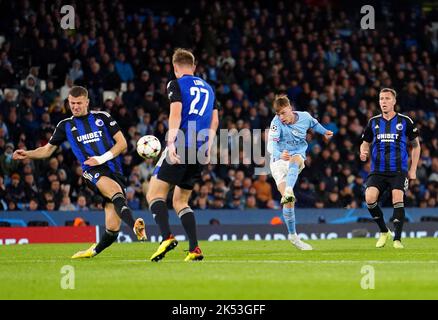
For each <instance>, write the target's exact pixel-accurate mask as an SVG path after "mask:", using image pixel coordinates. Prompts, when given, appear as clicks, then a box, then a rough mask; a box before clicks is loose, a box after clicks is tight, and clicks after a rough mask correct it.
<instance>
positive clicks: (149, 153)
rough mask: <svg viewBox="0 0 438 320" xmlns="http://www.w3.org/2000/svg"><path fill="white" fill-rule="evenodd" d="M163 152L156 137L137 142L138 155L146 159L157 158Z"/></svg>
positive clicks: (144, 138)
mask: <svg viewBox="0 0 438 320" xmlns="http://www.w3.org/2000/svg"><path fill="white" fill-rule="evenodd" d="M160 151H161V143H160V140H158V138H157V137H155V136H151V135H148V136H143V137H141V138H140V139H138V141H137V153H138V154H139V156H140V157H142V158H144V159H153V158H156V157H157V156H158V155H159V154H160Z"/></svg>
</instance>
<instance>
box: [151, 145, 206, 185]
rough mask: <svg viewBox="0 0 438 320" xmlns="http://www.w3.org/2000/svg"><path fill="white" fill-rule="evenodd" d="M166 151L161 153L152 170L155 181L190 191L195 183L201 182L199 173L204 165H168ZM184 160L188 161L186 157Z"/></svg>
mask: <svg viewBox="0 0 438 320" xmlns="http://www.w3.org/2000/svg"><path fill="white" fill-rule="evenodd" d="M166 154H167V152H166V150H164V151H163V154H162V155H161V158H160V160H159V161H158V162H157V166H156V167H155V170H154V176H156V177H157V179H160V180H162V181H165V182H167V183H169V184H171V185H175V186H178V187H180V188H182V189H186V190H192V189H193V187H194V186H195V183H197V182H199V181H200V180H201V173H202V170H203V168H204V166H205V165H203V164H200V163H194V164H170V163H169V162H168V161H167V160H166ZM186 159H188V158H187V157H186Z"/></svg>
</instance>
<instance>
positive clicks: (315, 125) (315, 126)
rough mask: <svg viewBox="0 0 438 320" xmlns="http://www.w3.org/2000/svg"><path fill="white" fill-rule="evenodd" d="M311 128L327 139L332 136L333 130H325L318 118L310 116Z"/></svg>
mask: <svg viewBox="0 0 438 320" xmlns="http://www.w3.org/2000/svg"><path fill="white" fill-rule="evenodd" d="M311 128H312V129H313V130H314V131H315V132H317V133H319V134H321V135H323V136H324V137H325V138H326V139H327V140H328V139H330V138H331V137H333V131H330V130H327V129H326V128H324V127H323V126H322V125H321V124H320V123H319V122H318V120H316V119H315V118H313V117H312V124H311Z"/></svg>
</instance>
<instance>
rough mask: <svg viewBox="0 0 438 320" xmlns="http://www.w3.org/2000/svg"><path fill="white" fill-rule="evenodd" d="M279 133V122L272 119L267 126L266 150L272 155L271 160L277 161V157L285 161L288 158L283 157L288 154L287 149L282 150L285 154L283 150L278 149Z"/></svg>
mask: <svg viewBox="0 0 438 320" xmlns="http://www.w3.org/2000/svg"><path fill="white" fill-rule="evenodd" d="M280 135H281V126H280V123H278V122H277V121H275V120H273V121H272V122H271V126H270V128H269V133H268V145H267V149H268V152H269V153H270V154H271V155H272V159H273V161H277V160H279V159H283V160H286V161H287V160H289V159H284V158H285V157H286V156H288V154H287V151H286V150H284V151H285V153H286V154H283V151H282V150H281V149H280Z"/></svg>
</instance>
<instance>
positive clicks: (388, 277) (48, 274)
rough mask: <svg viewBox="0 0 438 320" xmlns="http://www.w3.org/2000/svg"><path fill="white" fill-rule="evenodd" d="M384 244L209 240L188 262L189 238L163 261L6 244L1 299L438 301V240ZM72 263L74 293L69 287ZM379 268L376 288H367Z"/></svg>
mask: <svg viewBox="0 0 438 320" xmlns="http://www.w3.org/2000/svg"><path fill="white" fill-rule="evenodd" d="M375 242H376V240H375V239H369V238H367V239H351V240H348V239H337V240H318V241H309V243H311V244H312V245H313V246H314V249H315V250H314V251H298V250H296V249H295V248H294V247H292V245H291V244H290V243H289V242H288V241H229V242H206V241H204V242H201V243H200V245H201V247H202V249H203V251H204V254H205V259H204V260H203V261H196V262H184V261H183V259H184V257H185V253H184V252H183V249H186V248H187V246H188V243H187V242H180V244H179V245H178V247H176V248H175V249H174V250H173V251H171V252H169V253H168V254H167V256H166V258H165V259H164V260H162V261H160V262H158V263H155V262H150V261H149V257H150V256H151V254H152V253H153V252H154V251H155V249H156V248H157V246H158V244H157V243H149V242H148V243H129V244H115V245H113V246H112V247H110V248H109V249H107V250H106V251H104V252H103V253H102V254H100V255H99V256H96V257H95V258H92V259H86V260H71V259H70V257H71V255H72V254H73V253H75V252H76V251H78V250H83V249H86V248H87V247H88V245H87V244H50V245H49V244H46V245H36V244H35V245H11V246H0V299H147V300H164V299H165V300H178V299H188V300H191V299H196V300H205V299H208V300H210V299H211V300H216V299H218V300H222V299H225V300H237V299H244V300H246V299H251V300H252V299H254V300H258V299H268V300H271V299H275V300H284V299H287V300H289V299H438V239H433V238H423V239H405V240H404V241H403V243H404V245H405V249H403V250H396V249H394V248H393V247H392V242H391V243H390V245H387V246H386V247H385V248H382V249H376V248H375V247H374V245H375ZM66 265H68V266H72V267H73V268H71V269H70V270H74V289H62V288H61V283H63V281H64V283H68V282H66V278H64V280H63V277H64V276H67V275H68V276H72V273H62V272H61V271H62V268H63V266H66ZM367 266H371V267H367ZM67 268H69V267H67ZM371 268H373V269H371ZM370 270H373V272H374V289H362V287H361V283H362V285H364V284H365V285H368V286H369V285H370V284H372V279H371V278H370V277H372V276H373V275H372V273H373V272H372V271H370ZM64 272H65V270H64ZM364 277H365V278H364ZM70 279H71V278H70ZM69 283H70V285H71V284H73V282H69Z"/></svg>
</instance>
